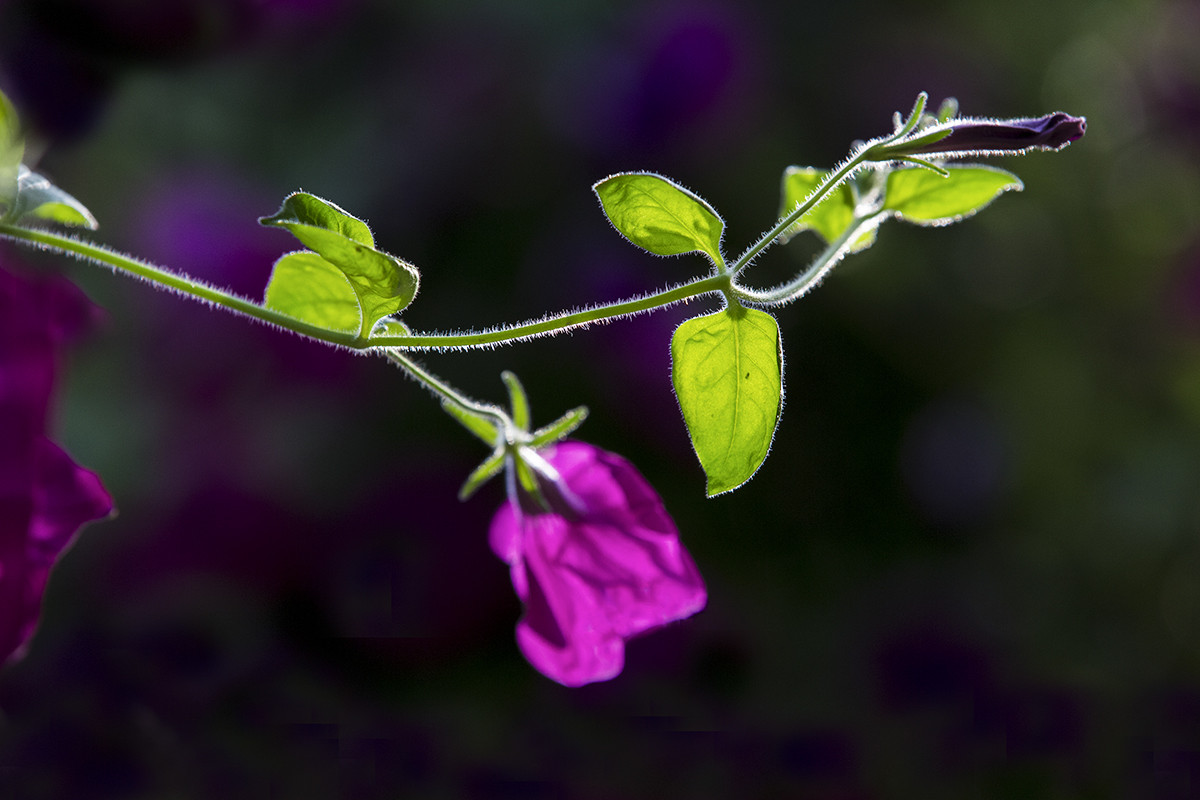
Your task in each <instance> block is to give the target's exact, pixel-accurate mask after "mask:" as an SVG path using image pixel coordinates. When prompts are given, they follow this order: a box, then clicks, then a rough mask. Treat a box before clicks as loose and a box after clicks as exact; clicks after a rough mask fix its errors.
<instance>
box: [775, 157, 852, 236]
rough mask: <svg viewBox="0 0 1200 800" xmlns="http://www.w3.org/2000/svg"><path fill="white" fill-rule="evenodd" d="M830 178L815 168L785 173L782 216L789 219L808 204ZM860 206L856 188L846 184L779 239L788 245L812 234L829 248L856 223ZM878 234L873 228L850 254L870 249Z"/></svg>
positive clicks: (788, 169)
mask: <svg viewBox="0 0 1200 800" xmlns="http://www.w3.org/2000/svg"><path fill="white" fill-rule="evenodd" d="M826 174H827V173H826V172H825V171H824V170H819V169H814V168H813V167H788V168H787V169H786V170H784V172H783V187H782V192H781V193H782V195H783V202H782V204H781V206H780V211H779V216H780V217H783V216H786V215H787V214H788V213H790V212H791V211H792V210H793V209H795V208H796V207H797V206H798V205H800V203H802V202H804V200H805V199H807V198H808V196H809V195H810V194H812V193H813V190H814V189H816V188H817V184H819V183H820V182H821V180H822V179H823V178H824V177H825V175H826ZM857 205H858V199H857V198H856V197H855V195H854V190H853V188H851V186H850V184H848V183H843V184H842V185H841V186H838V187H837V188H835V189H834V190H833V191H832V192H830V193H829V194H828V195H826V196H825V199H823V200H822V201H821V202H820V203H818V204H817V205H816V206H814V207H813V208H811V209H809V210H808V212H807V213H806V214H804V216H802V217H800V219H799V220H797V221H796V224H795V225H793V226H792V227H790V228H788V229H787V230H786V231H785V232H784V233H783V234H781V235H780V237H779V238H780V240H781V242H785V243H786V242H787V241H788V240H790V239H791V238H792V237H793V236H795V235H796V234H798V233H801V232H802V231H806V230H811V231H813V232H814V233H816V234H817V235H818V236H820V237H821V238H822V239H823V240H824V241H825V243H826V244H830V243H832V242H834V241H836V240H837V238H838V237H839V236H841V235H842V233H844V232H845V230H846V228H849V227H850V225H851V223H853V222H854V209H855V207H856V206H857ZM875 234H876V229H875V228H872V229H871V230H869V231H867V232H866V233H864V234H863V235H862V236H860V237H858V239H857V240H856V241H855V242H854V244H853V245H852V246H851V248H850V252H852V253H853V252H857V251H859V250H865V249H866V248H868V247H870V246H871V245H872V244H874V243H875Z"/></svg>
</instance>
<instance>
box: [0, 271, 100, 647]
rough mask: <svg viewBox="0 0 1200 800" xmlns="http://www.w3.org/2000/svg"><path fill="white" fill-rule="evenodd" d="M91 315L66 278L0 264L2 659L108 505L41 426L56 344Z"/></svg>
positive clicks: (23, 637)
mask: <svg viewBox="0 0 1200 800" xmlns="http://www.w3.org/2000/svg"><path fill="white" fill-rule="evenodd" d="M91 311H92V309H91V307H90V306H89V305H88V303H87V301H86V300H85V299H84V298H83V296H82V295H81V294H80V293H79V292H78V290H76V289H75V288H74V287H73V286H72V285H71V284H69V283H67V282H66V281H61V280H39V281H32V280H25V279H23V278H19V277H17V276H15V275H12V274H10V273H8V272H5V271H4V270H0V662H3V661H5V660H7V659H8V658H10V657H11V656H13V654H14V653H17V651H19V650H20V649H21V648H22V647H23V645H24V644H25V642H26V641H27V640H28V639H29V636H30V635H31V634H32V633H33V628H34V626H35V625H36V623H37V618H38V613H39V610H40V607H41V601H42V592H43V590H44V589H45V587H46V579H47V577H48V575H49V572H50V568H51V567H52V566H53V565H54V562H55V559H57V558H58V556H59V554H60V553H62V551H63V550H64V549H65V548H66V546H67V544H68V543H69V542H70V540H71V537H72V536H74V534H75V532H76V530H78V528H79V527H80V526H81V525H83V524H84V523H85V522H88V521H90V520H94V519H98V518H100V517H104V516H106V515H108V514H109V513H110V512H111V511H112V500H111V499H110V498H109V496H108V494H107V493H106V492H105V491H104V487H103V486H102V485H101V484H100V479H99V478H97V477H96V476H95V475H94V474H92V473H91V472H89V471H87V470H85V469H83V468H82V467H79V466H78V465H77V464H75V463H74V462H73V461H72V460H71V459H70V457H68V456H67V454H66V453H64V452H63V451H62V450H61V449H60V448H59V447H58V446H57V445H55V444H54V443H53V442H51V441H50V439H49V438H47V436H46V432H45V431H46V411H47V407H48V405H49V403H50V396H51V390H52V388H53V379H54V370H55V361H56V357H57V355H58V350H59V347H60V345H61V344H62V343H63V342H64V340H66V339H67V338H69V337H71V336H72V335H73V334H76V333H78V332H79V331H80V330H81V329H82V328H83V327H84V325H85V324H86V322H87V318H88V316H89V315H90V314H91Z"/></svg>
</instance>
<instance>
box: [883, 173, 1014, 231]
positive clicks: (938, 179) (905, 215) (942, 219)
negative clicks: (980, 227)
mask: <svg viewBox="0 0 1200 800" xmlns="http://www.w3.org/2000/svg"><path fill="white" fill-rule="evenodd" d="M944 168H945V170H946V171H947V172H949V173H950V175H949V177H945V178H944V177H942V176H940V175H938V174H936V173H934V172H930V171H929V170H925V169H918V168H909V169H897V170H894V171H893V172H892V173H891V174H889V175H888V179H887V195H886V197H885V200H884V206H883V207H884V209H885V210H888V211H893V212H895V214H896V216H897V217H899V218H900V219H902V220H904V221H906V222H914V223H916V224H918V225H948V224H950V223H952V222H958V221H959V220H961V219H964V218H966V217H969V216H971V215H972V214H974V213H975V212H977V211H979V210H980V209H982V208H983V207H984V206H986V205H987V204H988V203H990V202H992V201H993V200H995V199H996V198H997V197H999V196H1000V195H1001V194H1002V193H1004V192H1007V191H1020V190H1021V189H1023V188H1024V184H1022V183H1021V179H1020V178H1018V177H1017V176H1016V175H1013V174H1012V173H1011V172H1007V171H1005V170H1002V169H997V168H996V167H983V166H964V167H956V166H949V165H946V166H945V167H944Z"/></svg>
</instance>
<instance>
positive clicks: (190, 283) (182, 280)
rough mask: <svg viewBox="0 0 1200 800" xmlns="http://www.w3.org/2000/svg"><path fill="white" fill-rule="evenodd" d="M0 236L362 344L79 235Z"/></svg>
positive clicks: (308, 332)
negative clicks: (79, 237) (80, 237)
mask: <svg viewBox="0 0 1200 800" xmlns="http://www.w3.org/2000/svg"><path fill="white" fill-rule="evenodd" d="M0 237H4V238H9V239H15V240H18V241H23V242H29V243H32V244H34V245H37V246H39V247H44V248H47V249H50V250H57V251H59V252H62V253H66V254H67V255H71V256H75V257H77V258H81V259H84V260H88V261H94V262H98V263H100V264H103V265H105V266H107V267H111V268H113V269H115V270H120V271H121V272H126V273H129V274H130V275H134V276H136V277H139V278H142V279H144V280H147V281H150V282H151V283H154V284H157V285H158V286H161V287H163V288H166V289H171V290H173V291H176V292H179V293H180V294H185V295H188V296H189V297H193V298H196V299H198V300H205V301H207V302H209V303H213V304H214V305H218V306H221V307H222V308H225V309H228V310H229V311H233V312H234V313H237V314H244V315H246V316H248V317H253V318H254V319H257V320H260V321H262V322H266V323H269V324H271V325H277V326H279V327H281V328H286V329H287V330H290V331H293V332H295V333H299V334H302V335H304V336H310V337H312V338H314V339H320V340H321V341H323V342H328V343H329V344H336V345H342V346H344V347H351V348H354V349H361V348H363V347H364V346H366V345H365V340H363V339H361V338H360V337H358V336H357V335H355V334H352V333H342V332H339V331H335V330H330V329H328V328H323V327H321V326H319V325H310V324H309V323H307V322H304V321H303V320H299V319H296V318H295V317H290V316H288V315H286V314H281V313H279V312H278V311H275V310H273V309H270V308H267V307H266V306H263V305H259V304H258V303H255V302H253V301H251V300H247V299H246V298H244V297H240V296H238V295H236V294H233V293H232V292H227V291H225V290H224V289H218V288H216V287H215V286H210V285H209V284H207V283H203V282H201V281H197V280H193V279H191V278H187V277H184V276H183V275H178V274H176V273H174V272H171V271H169V270H166V269H163V268H162V267H157V266H155V265H153V264H148V263H146V262H144V261H140V260H138V259H136V258H133V257H132V256H127V255H125V254H123V253H118V252H117V251H115V250H110V249H108V248H107V247H103V246H101V245H96V244H92V243H90V242H85V241H83V240H82V239H74V238H72V237H70V236H64V235H62V234H57V233H53V232H51V231H47V230H42V229H40V228H24V227H20V226H17V225H5V224H0Z"/></svg>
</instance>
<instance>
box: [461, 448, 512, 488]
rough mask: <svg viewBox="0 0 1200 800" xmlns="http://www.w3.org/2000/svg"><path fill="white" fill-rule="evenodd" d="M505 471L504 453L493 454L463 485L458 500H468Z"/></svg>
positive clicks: (500, 451) (499, 451)
mask: <svg viewBox="0 0 1200 800" xmlns="http://www.w3.org/2000/svg"><path fill="white" fill-rule="evenodd" d="M503 470H504V451H503V450H498V451H496V452H495V453H492V454H491V455H490V456H488V457H487V458H486V459H484V461H483V463H482V464H480V465H479V466H478V467H476V468H475V469H474V470H473V471H472V472H471V474H470V475H469V476H467V480H466V482H465V483H463V485H462V488H460V489H459V490H458V499H459V500H466V499H467V498H468V497H470V496H471V495H473V494H475V492H476V490H478V489H479V487H480V486H483V485H484V484H485V483H487V482H488V481H490V480H491V479H492V478H494V477H496V476H497V475H499V474H500V473H501V472H502V471H503Z"/></svg>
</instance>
